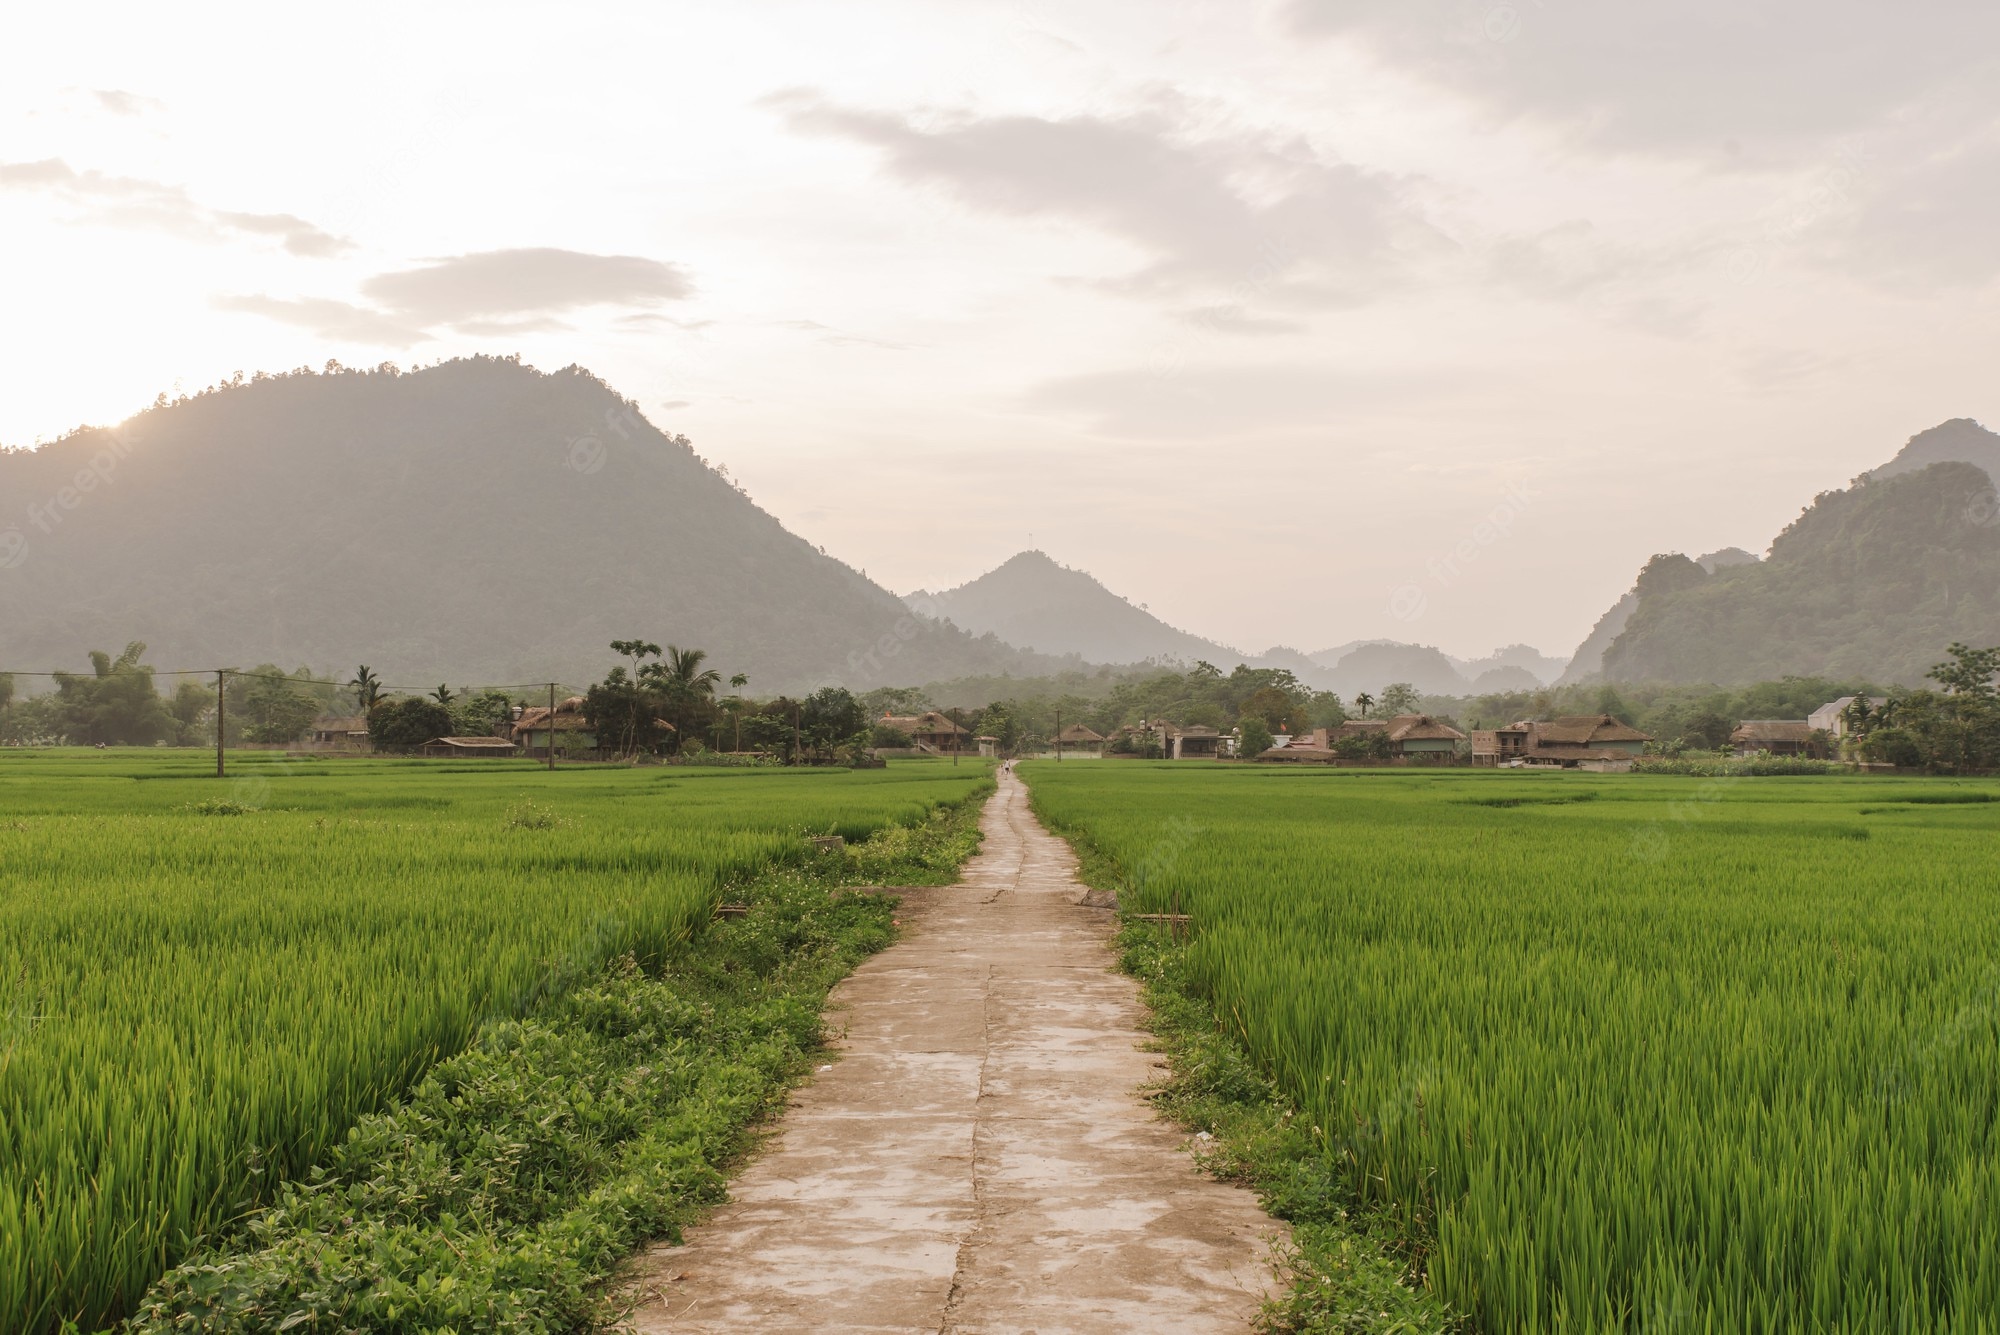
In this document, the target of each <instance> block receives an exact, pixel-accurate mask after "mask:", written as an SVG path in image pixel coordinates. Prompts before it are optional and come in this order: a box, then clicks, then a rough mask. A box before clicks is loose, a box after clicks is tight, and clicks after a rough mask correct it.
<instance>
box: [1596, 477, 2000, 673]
mask: <svg viewBox="0 0 2000 1335" xmlns="http://www.w3.org/2000/svg"><path fill="white" fill-rule="evenodd" d="M1634 592H1635V594H1636V596H1637V599H1638V606H1637V608H1636V610H1634V611H1633V613H1632V616H1631V619H1630V621H1629V623H1628V624H1627V625H1626V627H1625V629H1624V631H1623V632H1622V633H1621V634H1619V635H1618V637H1617V638H1616V640H1614V641H1613V642H1612V644H1611V647H1610V649H1609V650H1608V651H1607V652H1606V654H1605V656H1604V675H1605V676H1606V677H1607V678H1608V679H1611V680H1619V681H1685V682H1709V681H1712V682H1716V683H1717V684H1719V685H1725V686H1727V685H1735V684H1738V683H1743V682H1751V681H1765V680H1771V679H1775V678H1778V677H1782V676H1785V675H1787V674H1795V675H1799V676H1810V675H1817V676H1831V677H1845V678H1848V679H1850V680H1853V679H1861V680H1872V681H1877V682H1881V683H1884V684H1887V683H1891V682H1902V683H1915V682H1918V681H1921V680H1922V679H1923V675H1924V671H1925V669H1927V668H1928V667H1930V666H1931V665H1932V664H1934V663H1936V662H1938V661H1939V660H1940V659H1942V658H1943V657H1944V653H1945V646H1946V645H1948V644H1949V643H1951V642H1952V641H1954V640H1963V641H1966V642H1968V643H1971V644H1974V645H1979V646H1985V645H1992V644H2000V518H1996V505H1995V498H1994V483H1993V479H1992V477H1991V476H1990V475H1989V474H1987V473H1986V472H1985V471H1984V470H1983V469H1981V468H1979V467H1977V466H1975V465H1973V464H1970V463H1965V462H1958V461H1949V462H1942V463H1933V464H1929V465H1927V466H1921V467H1918V468H1916V469H1915V470H1914V471H1902V472H1898V473H1894V474H1891V475H1889V476H1886V477H1885V476H1881V475H1876V476H1869V475H1865V474H1864V475H1863V476H1862V477H1861V478H1859V479H1857V480H1856V481H1855V483H1854V484H1853V485H1852V486H1851V487H1849V488H1848V489H1847V490H1845V491H1834V492H1828V493H1826V494H1824V495H1822V496H1820V497H1819V498H1817V499H1816V500H1815V501H1814V502H1813V504H1812V506H1811V507H1810V508H1808V509H1807V510H1806V511H1805V513H1803V514H1802V515H1800V516H1799V518H1798V519H1797V520H1795V521H1794V522H1793V523H1792V525H1791V526H1790V527H1789V528H1787V529H1786V530H1785V531H1784V532H1783V533H1782V534H1780V535H1779V536H1778V539H1777V541H1776V542H1774V543H1773V544H1772V545H1771V555H1770V558H1769V559H1768V560H1766V561H1762V562H1759V563H1757V564H1754V565H1739V566H1733V567H1725V568H1722V569H1718V570H1714V571H1709V570H1706V569H1704V568H1703V567H1702V566H1701V565H1700V564H1699V563H1697V562H1694V561H1690V560H1688V559H1687V558H1686V557H1685V556H1673V555H1670V556H1657V557H1654V558H1653V560H1652V561H1651V562H1649V563H1648V564H1647V566H1646V569H1645V570H1644V571H1643V572H1642V573H1641V575H1640V577H1639V583H1638V586H1637V588H1636V589H1635V591H1634Z"/></svg>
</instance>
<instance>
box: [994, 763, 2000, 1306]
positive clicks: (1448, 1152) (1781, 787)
mask: <svg viewBox="0 0 2000 1335" xmlns="http://www.w3.org/2000/svg"><path fill="white" fill-rule="evenodd" d="M1023 770H1024V774H1025V777H1027V778H1028V780H1029V782H1030V784H1031V785H1032V788H1033V793H1034V802H1035V806H1036V809H1037V811H1038V812H1040V813H1041V815H1042V817H1043V819H1044V820H1045V821H1046V822H1048V823H1049V824H1050V826H1051V827H1052V828H1054V829H1056V830H1058V831H1059V832H1061V833H1064V834H1066V835H1068V836H1070V837H1071V838H1073V839H1074V840H1076V841H1077V843H1078V845H1079V847H1080V848H1081V849H1082V850H1083V851H1084V853H1085V855H1086V860H1087V865H1089V866H1090V867H1092V868H1094V869H1095V870H1094V872H1093V875H1095V876H1096V877H1097V878H1098V879H1100V880H1109V881H1115V882H1117V883H1119V884H1120V885H1121V896H1120V897H1121V906H1122V907H1123V908H1124V909H1125V910H1126V911H1128V912H1130V911H1139V912H1155V911H1164V910H1169V909H1172V908H1174V907H1176V906H1178V907H1179V908H1180V909H1181V910H1182V911H1184V912H1187V913H1189V914H1191V915H1192V918H1193V932H1194V935H1193V939H1192V944H1191V945H1190V946H1189V948H1188V949H1189V965H1190V968H1191V972H1192V976H1193V978H1195V979H1196V980H1197V981H1196V984H1195V986H1196V987H1197V988H1198V989H1199V990H1200V991H1201V992H1202V993H1203V994H1204V995H1205V996H1206V997H1207V998H1208V999H1209V1000H1210V1001H1212V1002H1213V1004H1214V1006H1215V1009H1216V1012H1217V1013H1218V1014H1219V1015H1221V1016H1223V1017H1226V1018H1225V1022H1226V1024H1227V1025H1228V1026H1230V1027H1232V1028H1233V1029H1234V1030H1235V1032H1236V1034H1237V1036H1238V1037H1239V1038H1240V1039H1241V1041H1242V1042H1243V1044H1244V1045H1245V1046H1246V1047H1247V1048H1248V1049H1249V1051H1250V1053H1251V1054H1252V1056H1253V1057H1254V1058H1255V1059H1256V1060H1257V1061H1258V1062H1259V1063H1260V1064H1261V1065H1262V1066H1263V1067H1264V1068H1265V1069H1266V1070H1267V1071H1269V1072H1270V1073H1271V1074H1272V1075H1273V1076H1274V1077H1275V1079H1276V1080H1277V1082H1278V1083H1279V1086H1280V1087H1281V1089H1282V1090H1283V1091H1284V1093H1285V1094H1286V1095H1287V1096H1288V1097H1289V1098H1290V1099H1291V1100H1292V1101H1293V1102H1294V1103H1295V1105H1296V1106H1297V1107H1298V1108H1299V1109H1300V1110H1301V1112H1302V1113H1304V1114H1305V1115H1307V1116H1309V1117H1310V1118H1311V1119H1312V1121H1313V1122H1314V1123H1315V1125H1316V1127H1317V1129H1318V1132H1317V1144H1318V1145H1319V1146H1320V1152H1321V1153H1323V1154H1324V1155H1325V1156H1326V1158H1327V1159H1328V1161H1329V1162H1331V1163H1332V1164H1334V1165H1335V1167H1336V1176H1337V1178H1338V1179H1339V1181H1341V1182H1342V1183H1344V1186H1345V1190H1346V1193H1347V1195H1348V1197H1349V1199H1350V1200H1351V1202H1352V1204H1353V1206H1354V1207H1355V1208H1356V1209H1358V1210H1359V1211H1361V1212H1362V1213H1363V1214H1365V1215H1367V1216H1368V1217H1370V1218H1373V1219H1376V1220H1379V1221H1383V1222H1384V1224H1385V1226H1386V1227H1388V1228H1389V1229H1391V1230H1392V1231H1393V1232H1394V1233H1395V1234H1397V1235H1398V1236H1399V1237H1400V1238H1401V1239H1402V1240H1403V1242H1404V1244H1405V1247H1406V1254H1407V1255H1408V1256H1409V1257H1410V1258H1411V1260H1412V1275H1413V1280H1414V1282H1417V1283H1419V1284H1421V1285H1422V1286H1424V1287H1426V1288H1427V1289H1428V1290H1430V1291H1431V1292H1432V1293H1434V1294H1435V1295H1436V1296H1437V1297H1439V1298H1440V1299H1442V1300H1443V1302H1444V1303H1445V1304H1447V1305H1448V1306H1449V1308H1450V1309H1451V1310H1453V1311H1455V1312H1457V1313H1459V1314H1461V1316H1462V1317H1463V1318H1465V1319H1466V1321H1467V1323H1468V1325H1469V1327H1470V1328H1471V1329H1474V1330H1479V1331H1490V1332H1516V1331H1526V1332H1541V1331H1549V1332H1554V1331H1572V1332H1573V1331H1634V1332H1646V1333H1647V1335H1673V1333H1677V1332H1690V1333H1692V1332H1731V1333H1732V1335H1733V1333H1735V1332H1794V1331H1797V1332H1806V1331H1815V1332H1817V1331H1827V1332H1835V1331H1838V1332H1857V1333H1858V1332H1919V1331H1952V1332H1989V1331H1995V1330H2000V800H1996V799H2000V784H1996V783H1992V782H1982V781H1946V780H1922V779H1903V778H1850V777H1833V778H1743V779H1709V780H1702V779H1693V778H1679V777H1658V776H1650V777H1649V776H1642V775H1602V776H1599V775H1577V774H1570V775H1515V774H1495V773H1483V774H1482V773H1467V772H1463V771H1461V772H1456V773H1441V774H1413V773H1406V772H1386V771H1374V772H1369V771H1356V770H1328V771H1318V772H1290V771H1286V772H1271V771H1266V770H1260V769H1250V768H1239V767H1236V766H1206V765H1200V766H1197V765H1189V764H1181V765H1145V764H1137V763H1112V762H1098V763H1083V764H1064V765H1061V766H1057V765H1054V764H1049V763H1037V764H1034V765H1031V766H1024V767H1023ZM1357 1329H1358V1327H1357Z"/></svg>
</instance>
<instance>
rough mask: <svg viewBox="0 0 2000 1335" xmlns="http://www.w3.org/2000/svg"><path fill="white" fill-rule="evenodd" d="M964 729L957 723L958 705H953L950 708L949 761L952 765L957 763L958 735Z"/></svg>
mask: <svg viewBox="0 0 2000 1335" xmlns="http://www.w3.org/2000/svg"><path fill="white" fill-rule="evenodd" d="M964 731H965V729H964V728H962V727H960V726H959V723H958V706H957V705H953V706H952V709H951V763H952V764H954V765H956V764H957V763H958V735H959V734H960V733H961V732H964Z"/></svg>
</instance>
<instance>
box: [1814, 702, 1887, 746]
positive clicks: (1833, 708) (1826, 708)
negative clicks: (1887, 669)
mask: <svg viewBox="0 0 2000 1335" xmlns="http://www.w3.org/2000/svg"><path fill="white" fill-rule="evenodd" d="M1859 698H1860V697H1859V696H1853V695H1843V696H1841V697H1840V698H1839V699H1838V700H1829V701H1827V703H1825V704H1823V705H1821V706H1820V707H1819V708H1818V709H1815V710H1814V711H1813V712H1812V713H1810V714H1808V715H1807V716H1806V723H1807V724H1808V725H1809V726H1810V727H1811V728H1812V729H1813V731H1815V732H1823V733H1826V734H1828V735H1829V736H1831V737H1833V738H1834V739H1835V740H1836V741H1839V740H1844V739H1845V738H1846V737H1847V734H1848V732H1849V731H1850V729H1849V728H1848V724H1847V711H1848V708H1849V707H1850V706H1851V705H1853V703H1854V702H1855V701H1856V700H1857V699H1859ZM1888 703H1889V697H1888V696H1886V695H1871V696H1869V697H1868V712H1869V713H1871V714H1873V713H1875V712H1876V711H1878V710H1880V709H1881V708H1882V707H1883V706H1884V705H1886V704H1888Z"/></svg>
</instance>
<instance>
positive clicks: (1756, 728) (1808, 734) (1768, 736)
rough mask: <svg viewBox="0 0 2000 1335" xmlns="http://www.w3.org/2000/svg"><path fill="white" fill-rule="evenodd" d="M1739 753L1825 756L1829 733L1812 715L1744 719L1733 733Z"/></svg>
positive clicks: (1730, 737) (1733, 744)
mask: <svg viewBox="0 0 2000 1335" xmlns="http://www.w3.org/2000/svg"><path fill="white" fill-rule="evenodd" d="M1729 744H1730V745H1731V746H1733V747H1735V748H1736V754H1737V755H1739V756H1754V755H1771V756H1823V755H1824V754H1825V752H1826V735H1825V734H1823V733H1821V732H1820V731H1819V730H1818V729H1817V728H1815V727H1813V725H1812V722H1811V721H1810V720H1808V719H1757V718H1751V719H1744V720H1743V721H1742V722H1741V723H1739V724H1737V725H1736V731H1734V732H1732V733H1730V734H1729Z"/></svg>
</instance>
